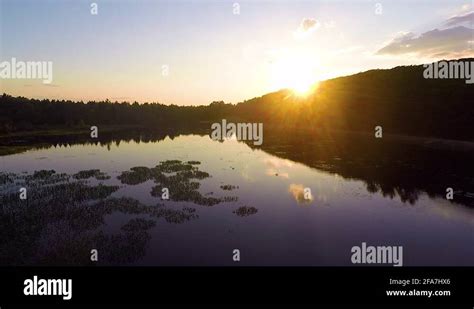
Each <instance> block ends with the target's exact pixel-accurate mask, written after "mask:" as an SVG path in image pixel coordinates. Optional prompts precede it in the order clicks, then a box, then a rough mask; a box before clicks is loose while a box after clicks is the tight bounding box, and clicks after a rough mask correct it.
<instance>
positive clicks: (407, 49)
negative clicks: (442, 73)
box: [376, 6, 474, 58]
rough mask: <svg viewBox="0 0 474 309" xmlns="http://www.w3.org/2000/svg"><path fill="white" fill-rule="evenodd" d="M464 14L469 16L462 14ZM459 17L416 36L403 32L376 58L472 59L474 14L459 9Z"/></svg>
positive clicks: (383, 48)
mask: <svg viewBox="0 0 474 309" xmlns="http://www.w3.org/2000/svg"><path fill="white" fill-rule="evenodd" d="M465 10H469V11H470V12H468V13H465ZM462 11H463V12H462V13H459V14H457V15H455V16H452V17H450V18H448V19H447V20H445V21H444V22H443V23H442V24H440V27H439V28H436V29H433V30H430V31H427V32H424V33H422V34H420V35H416V34H415V33H412V32H405V33H401V34H399V35H397V36H396V37H395V38H393V39H392V41H391V42H390V43H388V44H386V45H385V46H384V47H382V48H381V49H379V50H378V51H377V52H376V54H377V55H403V54H414V55H416V56H421V57H428V58H439V57H443V58H460V57H469V56H473V55H474V48H473V47H474V46H473V41H474V29H473V28H472V23H473V22H474V11H471V7H470V6H463V7H462Z"/></svg>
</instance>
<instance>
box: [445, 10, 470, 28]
mask: <svg viewBox="0 0 474 309" xmlns="http://www.w3.org/2000/svg"><path fill="white" fill-rule="evenodd" d="M473 22H474V12H470V13H467V14H464V15H457V16H453V17H451V18H450V19H448V20H447V21H446V22H445V25H446V26H448V27H452V26H457V25H461V24H464V23H466V24H467V25H472V23H473Z"/></svg>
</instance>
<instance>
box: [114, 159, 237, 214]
mask: <svg viewBox="0 0 474 309" xmlns="http://www.w3.org/2000/svg"><path fill="white" fill-rule="evenodd" d="M199 163H200V162H198V161H188V162H186V163H185V162H182V161H180V160H167V161H162V162H160V164H158V165H157V166H155V167H153V168H148V167H144V166H137V167H133V168H131V169H130V171H125V172H122V174H121V175H120V176H118V179H119V180H120V181H121V182H122V183H124V184H129V185H136V184H140V183H143V182H145V181H148V180H154V182H155V183H156V186H154V187H153V188H152V190H151V195H152V196H155V197H161V196H162V194H163V189H164V188H167V189H168V190H169V195H170V197H169V198H170V200H172V201H181V202H193V203H195V204H198V205H204V206H213V205H216V204H219V203H221V202H231V201H236V200H237V197H229V196H225V197H221V198H217V197H209V196H205V195H202V194H201V193H200V192H199V188H200V186H201V183H200V182H199V180H203V179H205V178H209V177H211V176H210V175H209V173H207V172H204V171H200V170H199V168H198V167H196V166H194V165H198V164H199Z"/></svg>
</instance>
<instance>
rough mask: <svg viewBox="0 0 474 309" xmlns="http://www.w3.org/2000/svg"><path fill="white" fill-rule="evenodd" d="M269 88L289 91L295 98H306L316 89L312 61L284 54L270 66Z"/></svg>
mask: <svg viewBox="0 0 474 309" xmlns="http://www.w3.org/2000/svg"><path fill="white" fill-rule="evenodd" d="M270 74H271V87H272V88H273V89H274V90H279V89H291V90H292V91H293V92H294V94H295V95H297V96H303V97H304V96H307V95H309V94H310V93H312V92H313V91H314V89H316V87H315V86H316V84H317V78H316V74H315V65H314V60H313V59H311V58H310V57H305V56H302V55H295V54H286V55H283V56H281V57H279V58H278V59H276V60H275V61H274V62H273V63H272V65H271V73H270Z"/></svg>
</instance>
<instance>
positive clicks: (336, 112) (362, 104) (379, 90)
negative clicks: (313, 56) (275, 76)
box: [235, 59, 474, 140]
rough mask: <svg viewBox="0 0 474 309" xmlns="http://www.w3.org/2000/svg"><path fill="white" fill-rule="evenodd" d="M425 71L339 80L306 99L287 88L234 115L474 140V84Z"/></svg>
mask: <svg viewBox="0 0 474 309" xmlns="http://www.w3.org/2000/svg"><path fill="white" fill-rule="evenodd" d="M462 61H466V62H469V61H474V59H462ZM423 71H424V67H423V66H422V65H417V66H400V67H396V68H393V69H388V70H370V71H367V72H363V73H359V74H355V75H351V76H346V77H339V78H335V79H331V80H327V81H324V82H321V83H320V84H319V86H318V87H317V89H316V91H314V93H313V95H310V96H309V97H307V98H298V97H297V96H295V95H293V94H292V93H291V92H290V91H286V90H283V91H279V92H276V93H272V94H268V95H265V96H263V97H260V98H255V99H252V100H249V101H246V102H243V103H241V104H239V106H238V109H237V111H236V113H235V114H236V115H239V117H241V118H243V119H251V120H253V121H264V122H265V123H267V122H268V123H276V124H281V125H285V126H289V127H293V126H301V125H303V126H310V127H313V128H319V129H322V128H337V129H347V130H355V131H370V132H373V131H374V127H375V126H378V125H380V126H382V127H383V129H384V132H392V133H397V134H407V135H415V136H435V137H444V138H453V139H468V140H474V84H467V83H466V82H465V80H464V79H425V78H424V77H423ZM473 73H474V72H473Z"/></svg>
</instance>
